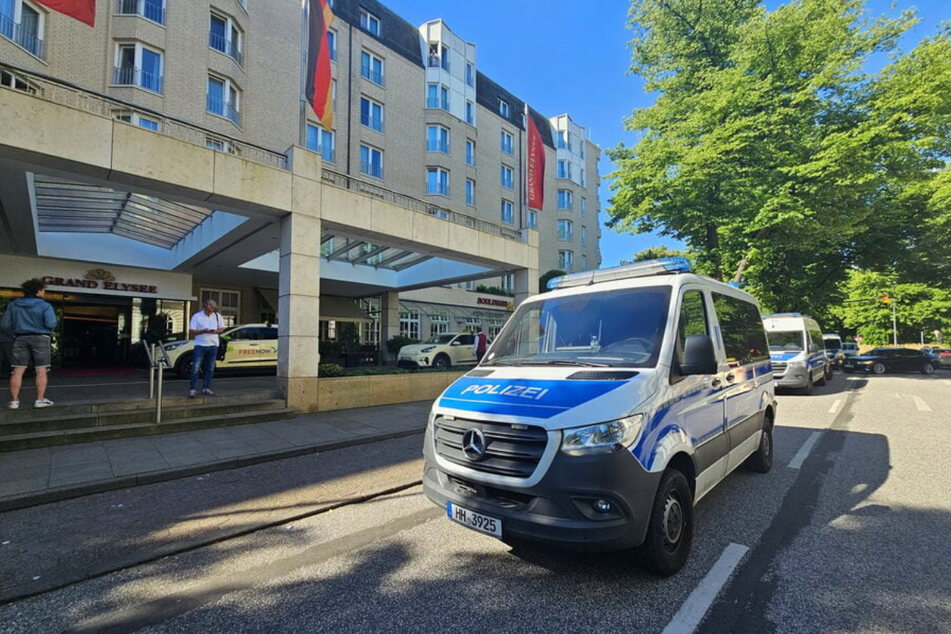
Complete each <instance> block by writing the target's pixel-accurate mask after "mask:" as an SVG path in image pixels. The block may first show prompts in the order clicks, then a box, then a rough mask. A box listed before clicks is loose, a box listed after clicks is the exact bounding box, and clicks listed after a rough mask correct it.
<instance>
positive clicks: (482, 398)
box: [439, 377, 626, 418]
mask: <svg viewBox="0 0 951 634" xmlns="http://www.w3.org/2000/svg"><path fill="white" fill-rule="evenodd" d="M625 383H626V381H567V380H556V381H532V380H525V379H496V380H491V379H478V378H473V377H462V378H461V379H459V380H457V381H456V382H455V383H453V384H452V385H450V386H449V387H448V388H447V389H446V391H445V392H443V394H442V396H441V397H440V399H439V406H440V407H448V408H452V409H459V410H465V411H470V412H482V413H486V414H503V415H508V416H527V417H530V418H551V417H552V416H556V415H557V414H561V413H562V412H565V411H567V410H569V409H572V408H573V407H577V406H579V405H581V404H583V403H587V402H588V401H590V400H593V399H595V398H598V397H599V396H603V395H605V394H607V393H608V392H610V391H612V390H615V389H617V388H619V387H621V386H622V385H624V384H625Z"/></svg>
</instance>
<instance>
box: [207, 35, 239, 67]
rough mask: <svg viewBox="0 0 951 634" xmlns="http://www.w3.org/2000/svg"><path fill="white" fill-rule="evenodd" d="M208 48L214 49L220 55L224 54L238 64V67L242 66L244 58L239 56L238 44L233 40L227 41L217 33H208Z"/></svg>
mask: <svg viewBox="0 0 951 634" xmlns="http://www.w3.org/2000/svg"><path fill="white" fill-rule="evenodd" d="M208 46H210V47H211V48H213V49H215V50H216V51H218V52H220V53H224V54H225V55H227V56H228V57H230V58H231V59H233V60H234V61H236V62H237V63H238V65H239V66H243V65H244V58H243V56H242V54H241V49H240V48H239V47H238V43H237V42H235V41H234V40H229V39H228V38H226V37H223V36H222V35H221V34H219V33H214V32H211V31H209V32H208Z"/></svg>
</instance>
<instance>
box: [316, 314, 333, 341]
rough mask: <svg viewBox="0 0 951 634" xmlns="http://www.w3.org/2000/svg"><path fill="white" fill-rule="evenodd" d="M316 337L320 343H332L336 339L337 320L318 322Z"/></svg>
mask: <svg viewBox="0 0 951 634" xmlns="http://www.w3.org/2000/svg"><path fill="white" fill-rule="evenodd" d="M317 337H318V338H319V339H320V340H321V341H334V340H335V339H336V338H337V320H335V319H321V320H320V321H318V322H317Z"/></svg>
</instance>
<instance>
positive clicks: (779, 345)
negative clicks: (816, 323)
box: [766, 330, 803, 352]
mask: <svg viewBox="0 0 951 634" xmlns="http://www.w3.org/2000/svg"><path fill="white" fill-rule="evenodd" d="M766 337H767V338H768V339H769V349H770V351H772V352H802V349H803V348H802V331H801V330H774V331H770V332H767V333H766Z"/></svg>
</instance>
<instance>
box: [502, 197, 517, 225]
mask: <svg viewBox="0 0 951 634" xmlns="http://www.w3.org/2000/svg"><path fill="white" fill-rule="evenodd" d="M514 209H515V208H514V206H513V205H512V201H510V200H503V201H502V222H505V223H508V224H510V225H512V224H515V212H514Z"/></svg>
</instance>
